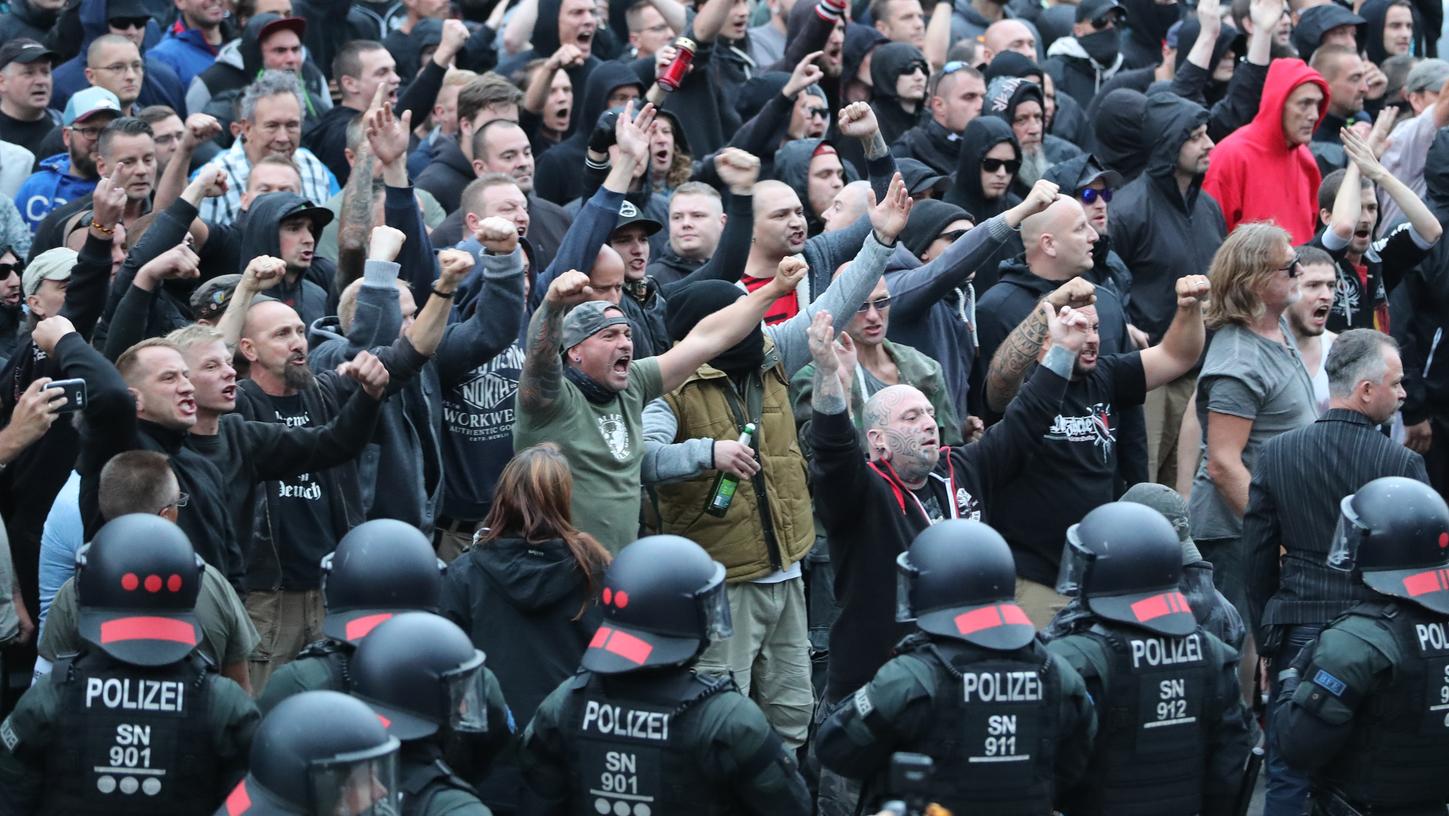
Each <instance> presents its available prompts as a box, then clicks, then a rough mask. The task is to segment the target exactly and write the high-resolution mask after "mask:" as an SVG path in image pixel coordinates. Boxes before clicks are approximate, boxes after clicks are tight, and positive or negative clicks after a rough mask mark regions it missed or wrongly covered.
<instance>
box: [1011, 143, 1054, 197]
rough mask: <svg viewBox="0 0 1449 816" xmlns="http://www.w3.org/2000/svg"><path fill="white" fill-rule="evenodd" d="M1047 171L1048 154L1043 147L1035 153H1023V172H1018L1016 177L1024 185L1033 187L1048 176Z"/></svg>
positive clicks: (1034, 151) (1024, 151)
mask: <svg viewBox="0 0 1449 816" xmlns="http://www.w3.org/2000/svg"><path fill="white" fill-rule="evenodd" d="M1046 171H1047V158H1046V152H1045V151H1044V150H1042V149H1041V147H1037V149H1036V150H1033V151H1026V150H1023V151H1021V170H1020V171H1018V172H1017V174H1016V177H1017V179H1018V180H1020V181H1021V183H1022V184H1025V185H1026V186H1027V187H1031V186H1032V185H1034V184H1036V183H1037V182H1038V181H1040V180H1041V177H1042V176H1044V175H1046Z"/></svg>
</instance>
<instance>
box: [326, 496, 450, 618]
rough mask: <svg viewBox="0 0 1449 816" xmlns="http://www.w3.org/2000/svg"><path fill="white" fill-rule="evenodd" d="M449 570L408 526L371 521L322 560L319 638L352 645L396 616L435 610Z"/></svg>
mask: <svg viewBox="0 0 1449 816" xmlns="http://www.w3.org/2000/svg"><path fill="white" fill-rule="evenodd" d="M447 568H448V566H447V565H446V564H444V563H443V562H442V561H440V560H438V556H437V555H436V554H435V553H434V552H433V544H432V542H430V541H429V540H428V537H427V536H425V535H423V534H422V532H421V531H420V530H418V528H416V527H414V526H412V525H411V524H408V523H406V522H402V521H398V520H396V519H373V520H372V521H365V522H363V523H362V524H359V525H357V526H356V527H353V528H352V530H351V531H349V532H348V533H347V535H345V536H343V537H342V540H341V541H339V542H337V549H336V550H333V551H332V552H330V553H328V554H327V555H325V556H323V558H322V599H323V602H324V603H325V604H326V605H327V616H326V617H325V618H323V619H322V634H324V635H326V636H327V637H330V638H332V639H333V640H341V641H346V642H348V643H351V644H353V645H354V646H355V645H357V642H358V641H360V640H362V639H363V638H364V637H367V634H368V633H369V632H371V631H372V630H373V627H375V626H377V625H378V624H379V623H382V622H383V621H385V620H387V619H388V618H391V617H392V616H393V615H395V614H397V613H398V612H437V611H438V597H439V596H440V595H441V594H442V592H443V573H444V571H446V570H447Z"/></svg>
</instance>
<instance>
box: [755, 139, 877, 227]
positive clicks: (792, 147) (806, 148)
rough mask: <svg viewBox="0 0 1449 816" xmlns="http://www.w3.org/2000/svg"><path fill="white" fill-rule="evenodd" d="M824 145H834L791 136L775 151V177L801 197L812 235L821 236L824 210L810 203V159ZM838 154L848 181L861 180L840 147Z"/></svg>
mask: <svg viewBox="0 0 1449 816" xmlns="http://www.w3.org/2000/svg"><path fill="white" fill-rule="evenodd" d="M821 144H831V146H833V144H832V143H830V142H827V141H826V140H825V139H791V140H790V141H788V142H786V143H785V145H784V146H783V147H781V148H780V149H779V150H777V151H775V161H774V173H775V178H777V179H779V180H780V181H783V182H784V183H786V184H788V185H790V189H792V190H794V191H795V195H797V196H799V197H800V203H801V204H802V205H804V207H805V221H806V223H807V224H808V225H809V226H808V227H807V230H808V232H809V233H810V235H811V236H812V237H813V236H816V235H819V234H820V233H821V231H822V230H823V229H824V227H825V225H824V223H823V222H822V221H821V220H820V218H821V216H822V215H823V213H817V212H815V208H814V207H812V206H811V205H810V161H811V160H812V159H813V158H815V150H816V148H818V147H820V145H821ZM836 156H837V158H839V159H840V164H841V166H842V167H843V168H844V169H845V183H846V184H849V183H851V182H853V181H858V180H859V179H860V176H859V175H857V174H856V172H855V168H854V167H852V166H851V164H850V162H847V161H846V160H845V157H844V156H841V155H840V152H839V151H838V150H837V151H836Z"/></svg>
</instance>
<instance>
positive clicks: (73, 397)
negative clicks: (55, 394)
mask: <svg viewBox="0 0 1449 816" xmlns="http://www.w3.org/2000/svg"><path fill="white" fill-rule="evenodd" d="M46 388H59V389H61V390H62V391H64V392H65V405H62V406H60V410H59V413H62V414H73V413H75V412H76V411H79V410H81V409H82V408H84V407H86V381H85V380H80V379H76V380H51V382H50V384H49V385H47V386H46Z"/></svg>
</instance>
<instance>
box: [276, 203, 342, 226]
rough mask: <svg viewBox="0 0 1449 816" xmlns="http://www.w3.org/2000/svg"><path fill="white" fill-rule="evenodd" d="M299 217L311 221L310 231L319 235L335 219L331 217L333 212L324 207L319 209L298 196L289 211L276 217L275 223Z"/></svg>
mask: <svg viewBox="0 0 1449 816" xmlns="http://www.w3.org/2000/svg"><path fill="white" fill-rule="evenodd" d="M289 195H290V194H289ZM299 215H305V216H307V217H308V218H309V219H311V220H312V231H313V232H315V233H319V234H320V233H321V232H322V229H323V228H324V227H326V226H327V225H328V224H330V223H332V219H333V218H334V217H335V216H334V215H333V212H332V211H331V210H329V209H327V208H326V207H319V206H317V205H316V204H313V203H312V202H310V201H308V200H307V199H305V198H301V197H300V196H299V197H298V198H297V203H296V204H295V205H293V206H292V208H291V209H289V210H287V211H285V212H283V213H281V214H280V215H278V216H277V223H279V224H280V223H281V222H283V221H286V220H287V219H289V218H296V217H297V216H299Z"/></svg>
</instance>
